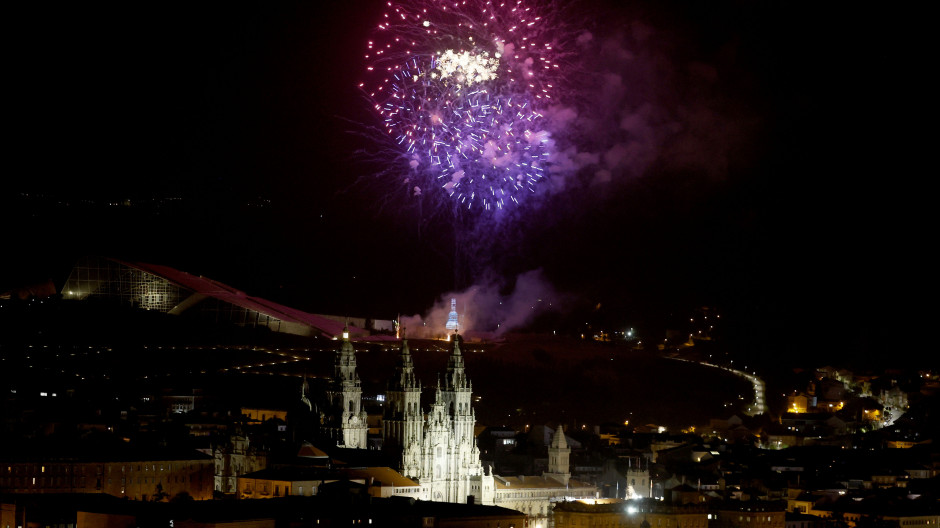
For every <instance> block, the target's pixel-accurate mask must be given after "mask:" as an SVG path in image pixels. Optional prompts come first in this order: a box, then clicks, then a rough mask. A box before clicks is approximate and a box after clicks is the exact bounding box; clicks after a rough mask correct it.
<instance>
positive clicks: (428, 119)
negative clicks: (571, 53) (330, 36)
mask: <svg viewBox="0 0 940 528" xmlns="http://www.w3.org/2000/svg"><path fill="white" fill-rule="evenodd" d="M387 8H388V9H387V11H386V12H385V14H384V17H383V20H382V21H381V23H380V24H378V26H377V28H376V34H375V35H374V37H373V39H372V40H370V41H369V43H368V46H367V48H368V50H367V53H366V56H365V58H366V60H367V74H368V75H367V77H368V78H367V80H366V81H364V82H363V83H362V84H360V87H361V88H362V89H363V90H364V91H365V92H366V94H367V95H368V97H369V99H370V101H371V102H372V105H373V108H374V110H375V111H376V112H377V113H378V114H379V115H380V116H381V120H382V126H381V128H382V131H383V136H384V141H386V142H389V143H391V144H392V145H393V146H394V150H395V151H396V152H397V153H398V154H400V156H401V158H400V159H403V160H405V161H406V163H407V167H406V168H405V169H404V170H403V171H402V176H403V178H404V179H407V181H408V182H414V187H413V194H416V195H418V194H423V193H425V192H432V191H433V192H438V193H439V194H440V195H442V196H449V197H451V198H452V199H453V203H455V204H457V205H459V206H460V208H461V209H465V210H469V211H486V210H498V209H501V208H503V207H505V206H507V205H510V204H513V203H518V202H519V200H520V199H521V196H522V195H524V194H525V193H532V192H535V190H536V186H537V185H538V183H539V182H540V181H541V180H542V179H543V176H544V174H545V170H546V169H545V166H546V163H547V159H548V157H549V154H550V148H551V144H552V142H551V138H550V135H549V133H548V131H547V124H546V123H545V118H544V113H545V109H546V108H547V107H548V105H549V104H551V103H552V102H553V97H557V91H558V90H557V87H558V86H559V84H560V83H559V80H560V79H561V76H560V74H561V68H560V65H559V63H558V62H557V61H556V57H557V56H558V53H557V51H556V49H557V48H558V47H559V38H560V35H562V34H563V32H559V31H557V27H556V28H555V31H553V27H552V20H551V15H553V14H554V13H555V11H553V10H552V9H551V8H549V7H547V6H540V7H538V8H537V7H532V6H526V5H525V4H524V3H523V2H522V1H521V0H520V1H515V2H503V3H494V2H492V1H484V0H465V1H461V2H453V1H450V2H443V1H435V0H425V1H416V2H409V3H407V4H403V5H397V4H393V3H391V2H389V3H388V4H387ZM409 184H410V183H409Z"/></svg>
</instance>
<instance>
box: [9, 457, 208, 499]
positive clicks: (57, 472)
mask: <svg viewBox="0 0 940 528" xmlns="http://www.w3.org/2000/svg"><path fill="white" fill-rule="evenodd" d="M0 466H2V467H0V488H2V489H3V490H4V493H55V494H62V493H92V494H96V493H103V494H108V495H114V496H115V497H122V498H128V499H132V500H164V499H168V498H173V497H175V496H176V495H177V494H181V493H187V494H189V495H190V496H191V497H193V498H194V499H197V500H206V499H211V498H212V490H213V484H214V465H213V460H212V457H210V456H207V455H203V454H201V453H199V452H197V451H192V452H191V453H187V454H185V455H176V456H168V455H166V454H162V453H133V452H128V453H122V452H102V453H100V454H97V455H87V456H81V457H64V456H56V455H52V456H49V455H43V456H35V457H30V458H28V459H22V460H9V461H6V460H4V461H2V462H0Z"/></svg>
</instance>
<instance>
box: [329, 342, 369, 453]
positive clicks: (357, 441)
mask: <svg viewBox="0 0 940 528" xmlns="http://www.w3.org/2000/svg"><path fill="white" fill-rule="evenodd" d="M330 397H331V398H330V399H331V403H332V404H333V406H334V407H335V408H337V410H338V411H340V413H339V418H340V421H339V423H338V424H335V426H337V429H338V431H336V443H337V445H338V446H340V447H349V448H354V449H366V448H367V447H368V446H367V444H366V439H367V436H368V433H369V425H368V423H367V420H366V412H365V410H363V408H362V384H361V383H360V381H359V374H357V373H356V349H355V348H354V347H353V345H352V343H350V342H349V329H348V328H346V327H344V328H343V345H342V347H341V348H340V351H339V353H337V355H336V363H335V365H334V372H333V390H332V391H331V394H330Z"/></svg>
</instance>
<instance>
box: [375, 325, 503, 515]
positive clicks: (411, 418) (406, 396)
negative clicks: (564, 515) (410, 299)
mask: <svg viewBox="0 0 940 528" xmlns="http://www.w3.org/2000/svg"><path fill="white" fill-rule="evenodd" d="M451 342H452V347H453V348H452V349H451V354H450V357H449V358H448V360H447V371H446V373H445V375H444V381H443V384H441V383H439V384H438V387H437V388H436V390H435V393H434V396H435V398H434V403H432V404H431V409H430V411H429V412H428V414H427V417H425V416H424V414H423V412H422V411H421V409H420V397H421V388H420V386H419V385H418V383H417V381H416V380H415V378H414V370H413V366H412V364H411V359H410V355H409V351H408V344H407V341H405V342H403V344H402V358H401V361H400V371H399V373H398V379H397V380H395V382H394V384H393V388H394V390H391V391H390V394H389V396H388V401H389V402H390V404H389V407H390V409H391V413H392V414H391V415H390V417H391V418H392V420H391V423H390V424H389V426H388V427H387V428H386V429H385V434H386V438H387V439H388V440H389V441H390V442H391V443H392V444H394V445H398V446H400V447H401V449H402V471H401V472H402V474H403V475H404V476H405V477H408V478H412V479H415V480H417V481H418V482H419V483H420V484H421V487H422V489H423V493H424V494H425V496H424V497H422V498H424V499H425V500H433V501H444V502H467V501H468V496H471V495H472V496H473V497H474V500H475V501H480V502H482V503H483V504H492V496H493V489H494V484H493V477H492V475H485V474H484V472H483V465H482V464H481V463H480V449H479V448H478V447H477V445H476V438H475V437H474V435H473V429H474V426H475V425H476V414H475V413H474V411H473V408H472V406H471V404H470V403H471V386H470V380H469V379H468V378H467V375H466V371H465V368H464V360H463V355H462V353H461V350H460V343H461V339H460V336H459V335H458V334H454V336H453V338H452V339H451Z"/></svg>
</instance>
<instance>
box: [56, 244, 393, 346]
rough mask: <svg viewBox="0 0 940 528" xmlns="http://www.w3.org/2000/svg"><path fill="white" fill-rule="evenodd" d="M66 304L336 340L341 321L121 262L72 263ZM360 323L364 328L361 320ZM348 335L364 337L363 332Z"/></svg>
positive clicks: (211, 283) (97, 259)
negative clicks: (90, 303)
mask: <svg viewBox="0 0 940 528" xmlns="http://www.w3.org/2000/svg"><path fill="white" fill-rule="evenodd" d="M62 298H63V299H68V300H103V301H107V302H112V303H116V304H120V305H123V306H131V307H134V308H139V309H143V310H153V311H159V312H163V313H167V314H170V315H178V316H181V317H187V318H192V319H197V320H201V321H207V322H210V323H213V324H215V323H230V324H234V325H237V326H241V327H249V328H266V329H268V330H270V331H272V332H280V333H285V334H293V335H299V336H321V337H327V338H334V339H337V338H339V336H340V333H341V331H342V329H343V328H344V322H343V320H342V319H340V320H337V319H338V318H335V317H331V316H324V315H315V314H310V313H307V312H303V311H301V310H297V309H295V308H290V307H287V306H283V305H281V304H278V303H275V302H272V301H269V300H267V299H262V298H259V297H253V296H251V295H247V294H246V293H245V292H243V291H239V290H237V289H235V288H233V287H231V286H228V285H225V284H222V283H220V282H218V281H214V280H212V279H209V278H206V277H202V276H199V277H197V276H195V275H191V274H189V273H186V272H183V271H179V270H176V269H173V268H170V267H167V266H159V265H154V264H145V263H141V262H133V263H131V262H124V261H121V260H116V259H110V258H104V257H84V258H82V259H81V260H79V261H78V263H76V265H75V266H74V267H73V268H72V272H71V273H70V274H69V277H68V279H67V280H66V282H65V285H64V286H63V287H62ZM361 322H362V323H367V322H368V321H366V320H365V319H362V320H361ZM370 326H371V327H374V328H381V329H390V328H391V322H390V321H379V322H376V321H373V322H372V323H371V325H370ZM351 333H352V335H353V336H354V337H355V336H359V337H362V336H366V335H369V331H368V330H366V329H364V328H356V327H353V328H351Z"/></svg>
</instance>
